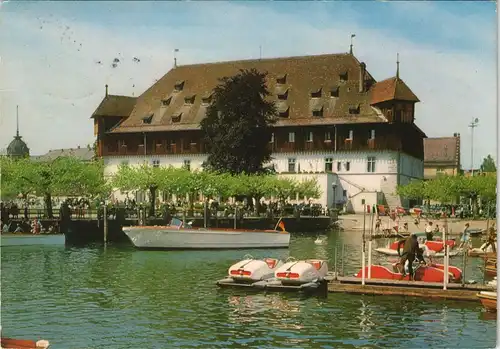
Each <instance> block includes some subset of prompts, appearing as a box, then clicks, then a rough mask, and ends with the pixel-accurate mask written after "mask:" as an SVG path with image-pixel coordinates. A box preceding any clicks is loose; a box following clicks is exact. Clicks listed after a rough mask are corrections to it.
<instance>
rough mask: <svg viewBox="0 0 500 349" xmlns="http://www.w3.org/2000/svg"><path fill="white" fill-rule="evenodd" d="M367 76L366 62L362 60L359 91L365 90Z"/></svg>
mask: <svg viewBox="0 0 500 349" xmlns="http://www.w3.org/2000/svg"><path fill="white" fill-rule="evenodd" d="M365 76H366V64H365V63H364V62H361V63H360V64H359V92H365Z"/></svg>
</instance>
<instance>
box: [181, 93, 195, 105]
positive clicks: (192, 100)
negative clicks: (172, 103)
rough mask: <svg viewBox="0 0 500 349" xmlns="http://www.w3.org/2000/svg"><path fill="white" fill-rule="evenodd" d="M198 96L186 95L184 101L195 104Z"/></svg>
mask: <svg viewBox="0 0 500 349" xmlns="http://www.w3.org/2000/svg"><path fill="white" fill-rule="evenodd" d="M195 98H196V95H192V96H186V97H185V98H184V103H185V104H194V100H195Z"/></svg>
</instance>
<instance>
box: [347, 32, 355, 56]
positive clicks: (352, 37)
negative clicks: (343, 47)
mask: <svg viewBox="0 0 500 349" xmlns="http://www.w3.org/2000/svg"><path fill="white" fill-rule="evenodd" d="M355 37H356V34H351V47H350V49H349V53H350V54H351V55H352V39H354V38H355Z"/></svg>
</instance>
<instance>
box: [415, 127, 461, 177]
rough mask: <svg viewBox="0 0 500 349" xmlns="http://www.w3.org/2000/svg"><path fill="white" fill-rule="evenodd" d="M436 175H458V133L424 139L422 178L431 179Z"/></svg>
mask: <svg viewBox="0 0 500 349" xmlns="http://www.w3.org/2000/svg"><path fill="white" fill-rule="evenodd" d="M438 174H445V175H448V176H457V175H459V174H460V133H455V134H453V137H438V138H426V139H424V178H425V179H433V178H436V176H437V175H438Z"/></svg>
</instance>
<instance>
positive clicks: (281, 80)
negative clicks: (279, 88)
mask: <svg viewBox="0 0 500 349" xmlns="http://www.w3.org/2000/svg"><path fill="white" fill-rule="evenodd" d="M276 83H277V84H286V74H285V75H282V76H278V78H276Z"/></svg>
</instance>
